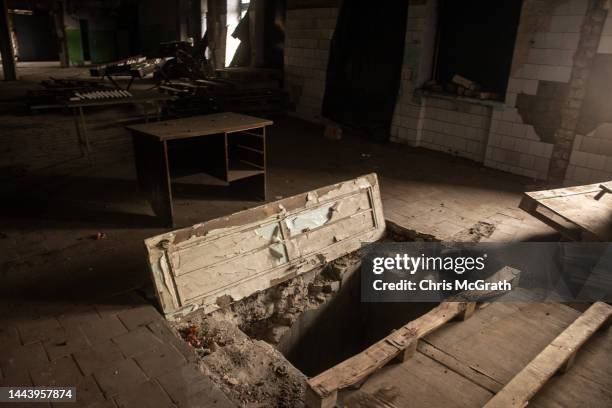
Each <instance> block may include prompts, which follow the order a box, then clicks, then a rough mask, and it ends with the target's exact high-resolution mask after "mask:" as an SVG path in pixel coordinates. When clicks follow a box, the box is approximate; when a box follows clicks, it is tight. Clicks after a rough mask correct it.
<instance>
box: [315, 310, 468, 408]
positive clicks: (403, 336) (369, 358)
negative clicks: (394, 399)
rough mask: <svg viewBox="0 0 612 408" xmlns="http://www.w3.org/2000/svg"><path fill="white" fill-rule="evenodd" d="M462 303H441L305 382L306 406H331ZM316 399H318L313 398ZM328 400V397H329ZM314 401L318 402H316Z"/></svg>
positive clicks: (444, 320)
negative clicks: (349, 389)
mask: <svg viewBox="0 0 612 408" xmlns="http://www.w3.org/2000/svg"><path fill="white" fill-rule="evenodd" d="M467 305H468V303H466V302H443V303H441V304H440V305H439V306H437V307H436V308H434V309H432V310H431V311H429V312H428V313H426V314H425V315H423V316H421V317H419V318H418V319H415V320H413V321H411V322H409V323H408V324H406V325H405V326H403V327H401V328H400V329H398V330H396V331H395V332H393V333H391V334H390V335H388V336H387V337H385V338H384V339H382V340H380V341H378V342H376V343H375V344H373V345H372V346H370V347H368V348H367V349H366V350H364V351H363V352H361V353H359V354H357V355H355V356H353V357H351V358H349V359H347V360H344V361H343V362H341V363H340V364H337V365H336V366H334V367H332V368H330V369H328V370H326V371H324V372H323V373H321V374H319V375H317V376H316V377H313V378H311V379H310V380H309V381H308V391H307V392H308V394H309V397H308V398H307V402H309V404H310V405H309V406H310V407H312V408H314V407H325V406H333V405H329V404H332V403H335V397H334V395H336V394H337V392H338V390H341V389H343V388H346V387H348V386H351V385H354V384H357V383H359V382H360V381H363V380H365V379H366V378H367V377H368V376H369V375H371V374H372V373H374V372H375V371H377V370H379V369H380V368H381V367H383V366H384V365H386V364H387V363H388V362H389V361H391V360H393V359H394V358H395V357H396V356H397V355H398V354H400V353H401V352H402V351H403V350H404V349H407V348H412V349H413V347H412V346H414V345H415V344H416V342H417V341H418V339H419V337H423V336H426V335H427V334H429V333H431V332H432V331H434V330H436V329H437V328H438V327H440V326H442V325H443V324H445V323H447V322H448V321H450V320H452V319H454V318H455V317H457V316H459V315H460V314H461V313H462V312H463V311H464V310H465V309H466V306H467ZM316 396H318V397H319V398H318V399H317V398H316ZM330 397H331V398H330ZM317 401H318V403H317Z"/></svg>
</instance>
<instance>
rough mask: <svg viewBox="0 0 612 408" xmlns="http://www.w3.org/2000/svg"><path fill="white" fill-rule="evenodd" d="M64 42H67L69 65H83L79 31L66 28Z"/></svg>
mask: <svg viewBox="0 0 612 408" xmlns="http://www.w3.org/2000/svg"><path fill="white" fill-rule="evenodd" d="M66 41H67V42H68V61H69V62H70V65H83V47H82V46H81V44H82V40H81V30H79V29H78V28H66Z"/></svg>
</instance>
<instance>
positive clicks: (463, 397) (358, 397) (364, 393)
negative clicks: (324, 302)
mask: <svg viewBox="0 0 612 408" xmlns="http://www.w3.org/2000/svg"><path fill="white" fill-rule="evenodd" d="M491 395H492V393H491V392H490V391H488V390H486V389H484V388H482V387H480V386H479V385H477V384H475V383H474V382H472V381H470V380H469V379H467V378H465V377H464V376H462V375H461V374H459V373H456V372H454V371H453V370H450V369H448V368H447V367H445V366H444V365H442V364H440V363H439V362H438V361H436V360H434V359H432V358H430V357H429V356H427V355H425V354H423V353H420V352H418V351H417V353H416V354H415V355H414V357H413V358H411V359H409V360H407V361H406V362H405V363H402V364H389V365H387V366H386V367H384V368H382V369H381V370H380V371H379V372H378V373H376V374H374V375H373V376H372V377H370V378H369V379H368V380H367V381H366V382H365V383H364V384H363V385H362V386H361V387H360V388H359V390H353V389H347V390H345V391H342V392H340V393H339V395H338V406H339V407H351V408H353V407H363V408H365V407H385V408H406V407H444V408H473V407H481V406H482V405H483V404H484V403H485V402H486V401H488V400H489V399H490V398H491Z"/></svg>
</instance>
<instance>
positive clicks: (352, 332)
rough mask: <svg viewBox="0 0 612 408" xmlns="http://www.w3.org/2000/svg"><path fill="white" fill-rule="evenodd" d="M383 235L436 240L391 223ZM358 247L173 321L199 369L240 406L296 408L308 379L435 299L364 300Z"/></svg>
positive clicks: (428, 307) (418, 313) (422, 311)
mask: <svg viewBox="0 0 612 408" xmlns="http://www.w3.org/2000/svg"><path fill="white" fill-rule="evenodd" d="M385 240H388V241H415V240H421V241H423V240H427V241H432V240H434V238H433V237H430V236H422V235H419V234H416V233H414V232H412V231H408V230H404V229H396V228H393V226H388V233H387V237H386V238H385ZM360 264H361V261H360V256H359V252H356V253H352V254H349V255H346V256H344V257H342V258H339V259H337V260H335V261H333V262H331V263H328V264H327V265H326V266H325V267H323V268H321V269H318V270H314V271H310V272H308V273H305V274H302V275H300V276H298V277H295V278H293V279H290V280H288V281H286V282H284V283H281V284H279V285H277V286H274V287H272V288H269V289H267V290H265V291H262V292H259V293H256V294H254V295H252V296H250V297H248V298H245V299H242V300H240V301H238V302H236V303H234V304H232V305H231V306H229V307H226V308H224V309H221V310H218V311H216V312H213V313H211V314H209V315H201V314H197V313H194V314H192V315H189V316H187V317H185V318H183V319H182V320H180V321H178V322H175V323H174V325H175V328H176V329H177V330H178V331H179V333H180V334H181V336H182V337H183V339H185V340H186V341H187V342H189V343H190V344H191V345H192V346H193V347H194V348H195V349H196V351H197V353H198V356H199V359H200V363H201V367H202V369H203V370H204V372H205V374H207V375H208V376H209V377H210V378H212V380H213V381H215V382H216V383H217V384H218V385H219V386H220V387H221V389H222V390H223V391H224V392H225V393H226V395H227V396H228V397H229V398H231V399H232V400H233V401H235V402H236V403H238V404H240V405H248V406H262V407H263V406H266V407H268V406H270V407H301V406H303V400H304V398H303V397H304V391H305V387H306V380H307V377H313V376H315V375H317V374H319V373H321V372H323V371H325V370H326V369H328V368H330V367H333V366H334V365H336V364H338V363H340V362H341V361H343V360H345V359H347V358H349V357H351V356H353V355H355V354H357V353H359V352H361V351H363V350H364V349H365V348H367V347H368V346H370V345H371V344H373V343H375V342H376V341H378V340H380V339H381V338H383V337H385V336H387V335H388V334H389V333H390V332H391V331H392V330H394V329H397V328H399V327H401V326H403V325H404V324H406V323H407V322H409V321H410V320H413V319H416V318H417V317H419V316H421V315H423V314H425V313H427V312H428V311H429V310H431V309H432V308H434V307H435V306H436V305H435V304H432V303H362V302H361V294H360Z"/></svg>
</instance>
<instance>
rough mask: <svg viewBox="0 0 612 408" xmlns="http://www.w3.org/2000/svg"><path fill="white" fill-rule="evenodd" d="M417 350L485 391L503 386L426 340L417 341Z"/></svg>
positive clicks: (495, 390)
mask: <svg viewBox="0 0 612 408" xmlns="http://www.w3.org/2000/svg"><path fill="white" fill-rule="evenodd" d="M417 350H418V351H419V352H421V353H423V354H425V355H426V356H428V357H430V358H432V359H434V360H436V361H437V362H439V363H440V364H442V365H443V366H445V367H448V368H450V369H451V370H453V371H454V372H456V373H458V374H461V375H462V376H463V377H465V378H467V379H468V380H470V381H472V382H473V383H474V384H478V385H479V386H481V387H482V388H485V389H486V390H487V391H490V392H492V393H496V392H498V391H499V390H501V389H502V388H503V387H504V384H502V383H500V382H498V381H496V380H495V379H494V378H491V377H489V376H487V375H486V374H484V373H482V372H481V371H480V370H478V367H473V366H471V365H468V364H466V363H464V362H463V361H461V360H458V359H457V358H455V357H454V356H452V355H451V354H448V353H446V352H444V351H443V350H440V349H438V348H436V347H435V346H433V345H431V344H429V343H428V342H427V341H426V340H421V341H419V345H418V348H417Z"/></svg>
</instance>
